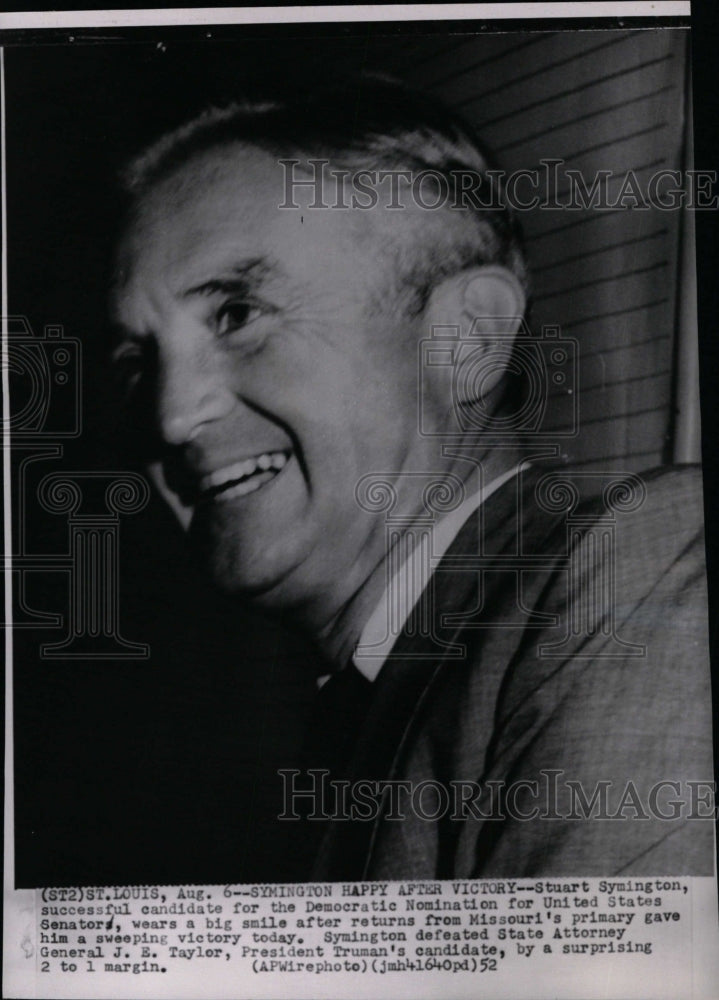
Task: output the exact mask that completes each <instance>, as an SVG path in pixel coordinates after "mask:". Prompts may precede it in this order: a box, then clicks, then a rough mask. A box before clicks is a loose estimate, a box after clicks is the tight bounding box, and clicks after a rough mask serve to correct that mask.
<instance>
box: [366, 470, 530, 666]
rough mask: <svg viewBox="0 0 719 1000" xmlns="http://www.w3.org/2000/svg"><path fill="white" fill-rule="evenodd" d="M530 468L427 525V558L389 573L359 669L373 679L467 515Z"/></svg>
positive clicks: (500, 478)
mask: <svg viewBox="0 0 719 1000" xmlns="http://www.w3.org/2000/svg"><path fill="white" fill-rule="evenodd" d="M528 467H529V463H528V462H525V463H523V464H520V465H518V466H516V467H514V468H512V469H508V470H507V471H506V472H504V473H502V475H501V476H497V477H496V479H492V480H491V481H490V482H489V483H487V484H486V485H485V486H484V487H483V488H480V489H479V490H477V491H476V492H474V493H472V494H471V496H469V497H467V498H466V499H465V500H463V501H462V503H461V504H460V505H459V506H458V507H456V508H455V509H454V510H453V511H450V513H448V514H447V515H446V516H445V517H443V518H442V519H441V520H440V521H437V523H436V524H434V525H432V527H431V528H430V539H429V541H430V545H429V551H430V553H431V558H430V560H422V559H419V560H417V559H413V558H406V559H405V560H404V561H403V562H402V563H401V564H400V566H399V568H398V569H397V571H396V572H395V573H394V575H393V576H392V579H391V580H390V581H389V583H388V585H387V587H386V588H385V591H384V593H383V594H382V596H381V598H380V600H379V601H378V602H377V604H376V606H375V608H374V610H373V611H372V614H371V615H370V616H369V618H368V619H367V622H366V623H365V626H364V628H363V629H362V633H361V635H360V638H359V642H358V643H357V645H356V647H355V651H354V654H353V657H352V659H353V662H354V665H355V666H356V667H357V669H358V670H359V672H360V673H361V674H362V675H363V676H364V677H366V678H367V680H369V681H374V680H375V678H376V677H377V674H378V673H379V672H380V670H381V669H382V667H383V666H384V664H385V661H386V660H387V657H388V656H389V653H390V651H391V649H392V647H393V646H394V644H395V642H396V640H397V638H398V637H399V635H400V633H401V632H402V629H403V628H404V626H405V624H406V623H407V619H408V618H409V616H410V613H411V611H412V608H413V607H414V606H415V604H416V603H417V601H418V600H419V598H420V596H421V594H422V592H423V591H424V590H425V588H426V586H427V584H428V583H429V580H430V577H431V576H432V573H433V572H434V570H435V568H436V567H437V565H438V563H439V561H440V560H441V558H442V556H443V555H444V554H445V552H446V551H447V549H448V548H449V547H450V545H451V544H452V542H453V541H454V539H455V538H456V537H457V535H458V534H459V532H460V530H461V528H462V526H463V525H464V524H465V522H466V521H467V520H468V518H469V516H470V515H471V514H472V513H473V512H474V511H475V510H478V509H479V508H480V507H481V505H482V504H483V503H484V502H485V500H487V498H488V497H490V496H491V495H492V493H494V492H495V491H496V490H498V489H499V488H500V486H503V485H504V484H505V483H506V482H507V481H508V480H510V479H511V478H512V477H513V476H516V475H517V474H518V473H519V472H523V471H524V469H526V468H528Z"/></svg>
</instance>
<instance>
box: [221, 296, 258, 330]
mask: <svg viewBox="0 0 719 1000" xmlns="http://www.w3.org/2000/svg"><path fill="white" fill-rule="evenodd" d="M261 314H262V310H261V309H259V308H258V307H257V306H256V305H254V303H252V302H242V301H241V302H226V303H225V304H224V305H223V306H221V307H220V309H219V310H218V311H217V333H218V334H219V336H221V337H223V336H226V335H227V334H230V333H234V332H235V331H236V330H241V329H242V328H243V327H245V326H247V325H248V324H249V323H252V322H253V320H256V319H257V318H258V317H259V316H260V315H261Z"/></svg>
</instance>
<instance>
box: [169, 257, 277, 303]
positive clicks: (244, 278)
mask: <svg viewBox="0 0 719 1000" xmlns="http://www.w3.org/2000/svg"><path fill="white" fill-rule="evenodd" d="M276 271H277V267H276V265H274V264H273V263H272V262H271V261H270V260H268V259H267V258H266V257H256V258H254V259H253V260H247V261H241V262H240V263H237V264H233V265H232V266H231V267H229V268H228V269H227V270H225V271H223V273H221V274H218V275H217V276H216V277H212V278H207V279H206V280H205V281H200V282H198V283H197V284H196V285H192V286H191V287H190V288H187V289H185V291H183V293H182V298H189V297H190V296H191V295H212V294H213V293H214V292H238V291H247V290H248V289H249V288H251V287H255V288H256V287H257V286H258V285H260V284H261V283H262V281H264V280H265V279H266V278H267V277H269V276H270V275H271V274H273V273H276Z"/></svg>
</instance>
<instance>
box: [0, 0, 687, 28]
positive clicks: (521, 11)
mask: <svg viewBox="0 0 719 1000" xmlns="http://www.w3.org/2000/svg"><path fill="white" fill-rule="evenodd" d="M690 9H691V4H690V3H689V2H688V0H678V2H675V0H656V2H651V0H639V2H634V3H607V2H602V3H594V2H591V3H536V2H535V3H447V4H442V3H419V4H386V5H385V4H381V5H380V4H357V5H349V4H344V5H333V6H327V7H320V6H307V5H305V6H295V7H245V8H240V7H188V8H185V9H174V10H170V9H168V10H163V9H146V10H97V11H87V10H65V11H57V10H48V11H16V12H11V13H8V14H0V29H3V30H8V29H18V28H19V29H25V30H28V29H34V28H120V27H122V28H131V27H140V26H152V25H178V24H182V25H190V26H191V25H202V24H218V25H219V24H268V23H271V22H275V23H281V24H299V23H302V22H305V23H307V22H310V23H318V22H323V21H342V22H351V21H433V20H442V21H452V20H456V21H469V20H496V19H501V18H505V19H507V20H521V19H534V18H553V17H566V18H591V17H686V16H688V15H689V14H690Z"/></svg>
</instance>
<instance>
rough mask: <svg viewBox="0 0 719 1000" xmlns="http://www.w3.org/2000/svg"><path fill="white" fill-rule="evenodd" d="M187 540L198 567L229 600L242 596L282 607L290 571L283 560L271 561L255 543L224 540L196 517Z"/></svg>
mask: <svg viewBox="0 0 719 1000" xmlns="http://www.w3.org/2000/svg"><path fill="white" fill-rule="evenodd" d="M188 540H189V543H190V548H191V551H192V553H193V556H194V559H195V560H196V562H197V564H198V567H199V569H200V571H201V572H202V573H204V574H205V575H206V576H207V577H208V578H209V579H210V580H211V581H212V583H213V585H214V586H215V587H216V588H217V589H218V590H219V591H221V592H222V593H223V594H226V595H228V596H242V597H243V598H245V599H246V600H251V601H253V602H255V603H258V604H261V605H263V606H271V605H273V604H275V603H282V599H281V596H280V595H281V594H282V592H283V591H284V590H285V587H286V584H287V580H288V577H290V576H291V575H292V570H293V567H292V566H291V565H289V561H288V560H287V558H286V554H285V553H283V556H284V558H283V559H282V560H281V561H280V560H279V559H274V560H273V559H272V558H271V554H270V553H269V551H268V550H265V551H264V552H259V551H258V539H257V538H256V537H255V538H254V539H251V540H245V539H242V538H239V537H237V536H236V535H232V536H230V537H227V535H224V534H223V533H221V532H218V531H217V530H216V526H214V525H213V524H211V523H208V522H207V521H206V520H205V519H203V518H202V516H201V514H199V515H198V514H196V516H195V517H194V518H193V519H192V523H191V525H190V529H189V533H188Z"/></svg>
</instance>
